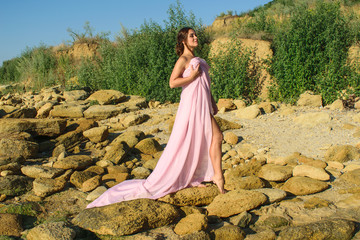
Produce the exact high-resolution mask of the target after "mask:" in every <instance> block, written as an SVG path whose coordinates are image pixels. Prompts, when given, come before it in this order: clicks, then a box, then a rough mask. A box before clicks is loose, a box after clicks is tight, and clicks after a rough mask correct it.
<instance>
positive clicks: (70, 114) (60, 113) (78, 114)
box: [50, 104, 88, 118]
mask: <svg viewBox="0 0 360 240" xmlns="http://www.w3.org/2000/svg"><path fill="white" fill-rule="evenodd" d="M87 108H88V106H86V105H73V104H61V105H56V106H54V107H53V109H52V110H51V111H50V116H51V117H54V118H57V117H58V118H83V117H84V114H83V112H84V111H85V110H86V109H87Z"/></svg>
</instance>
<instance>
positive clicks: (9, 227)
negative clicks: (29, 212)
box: [0, 213, 24, 239]
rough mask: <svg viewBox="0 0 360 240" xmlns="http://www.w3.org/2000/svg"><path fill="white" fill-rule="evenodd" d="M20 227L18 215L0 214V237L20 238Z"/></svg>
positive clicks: (20, 221)
mask: <svg viewBox="0 0 360 240" xmlns="http://www.w3.org/2000/svg"><path fill="white" fill-rule="evenodd" d="M22 225H23V224H22V219H21V216H20V215H18V214H10V213H0V236H14V237H20V236H21V233H22V231H23V230H24V229H23V226H22ZM0 238H1V237H0ZM1 239H6V238H1ZM9 239H12V238H9Z"/></svg>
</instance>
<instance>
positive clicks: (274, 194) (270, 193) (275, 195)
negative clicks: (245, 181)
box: [253, 188, 286, 204]
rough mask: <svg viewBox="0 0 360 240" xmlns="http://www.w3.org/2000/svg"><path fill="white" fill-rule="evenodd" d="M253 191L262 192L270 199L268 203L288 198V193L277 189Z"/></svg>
mask: <svg viewBox="0 0 360 240" xmlns="http://www.w3.org/2000/svg"><path fill="white" fill-rule="evenodd" d="M253 191H257V192H261V193H262V194H264V195H265V196H266V197H267V198H268V203H270V204H271V203H274V202H280V201H281V200H283V199H284V198H285V197H286V192H285V191H284V190H281V189H276V188H260V189H254V190H253Z"/></svg>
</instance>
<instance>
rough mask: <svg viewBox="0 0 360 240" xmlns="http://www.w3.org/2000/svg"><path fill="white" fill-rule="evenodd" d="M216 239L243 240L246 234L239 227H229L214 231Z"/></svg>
mask: <svg viewBox="0 0 360 240" xmlns="http://www.w3.org/2000/svg"><path fill="white" fill-rule="evenodd" d="M214 235H215V239H219V240H220V239H226V240H243V239H245V236H246V233H245V232H244V231H243V230H241V228H239V227H238V226H234V225H227V226H223V227H221V228H218V229H216V230H215V231H214Z"/></svg>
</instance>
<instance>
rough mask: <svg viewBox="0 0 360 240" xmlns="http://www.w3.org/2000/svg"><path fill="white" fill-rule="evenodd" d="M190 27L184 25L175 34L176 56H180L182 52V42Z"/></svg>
mask: <svg viewBox="0 0 360 240" xmlns="http://www.w3.org/2000/svg"><path fill="white" fill-rule="evenodd" d="M190 29H192V28H190V27H184V28H182V29H180V31H179V32H178V34H177V42H176V47H175V50H176V54H177V55H178V56H181V55H182V54H183V53H184V44H183V42H184V41H185V42H186V39H187V36H188V32H189V30H190Z"/></svg>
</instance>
